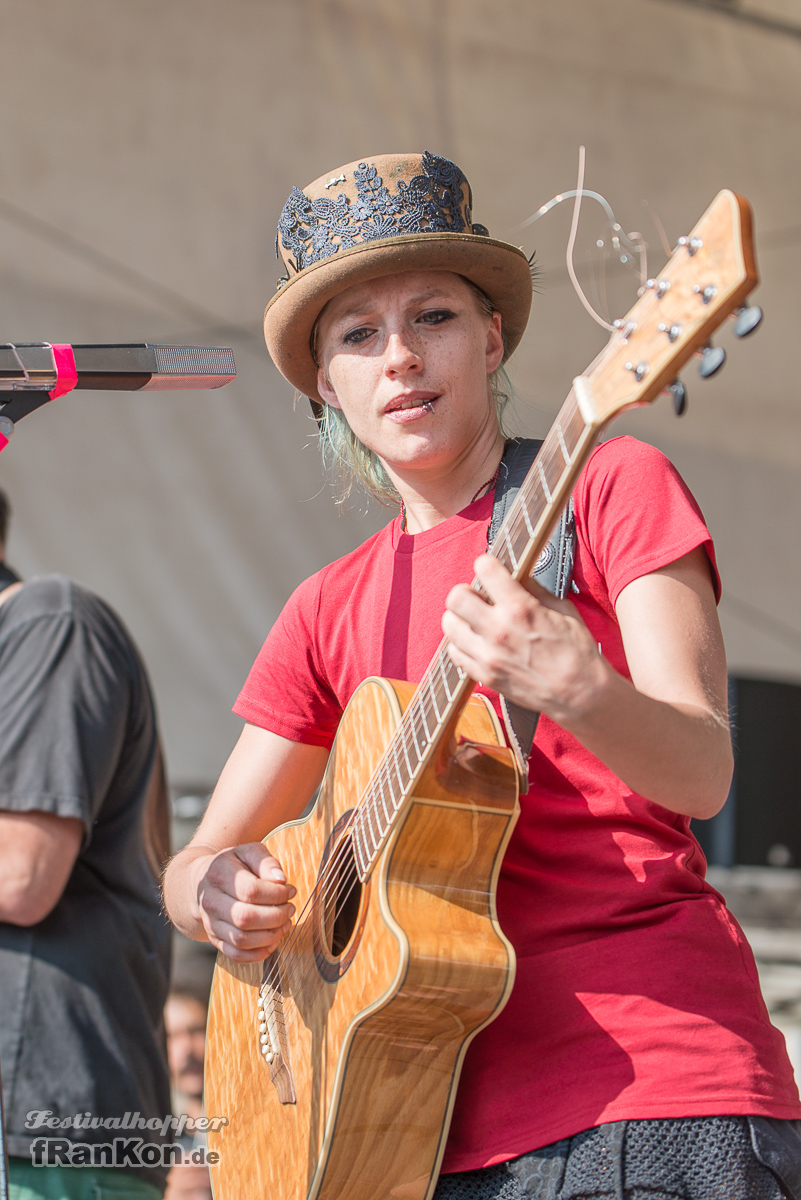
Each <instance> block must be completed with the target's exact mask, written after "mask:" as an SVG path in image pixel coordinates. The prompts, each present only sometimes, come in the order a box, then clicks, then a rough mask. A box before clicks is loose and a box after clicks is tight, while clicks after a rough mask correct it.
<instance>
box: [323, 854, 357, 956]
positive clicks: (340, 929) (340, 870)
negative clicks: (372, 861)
mask: <svg viewBox="0 0 801 1200" xmlns="http://www.w3.org/2000/svg"><path fill="white" fill-rule="evenodd" d="M335 857H336V858H337V859H338V860H339V862H338V866H337V867H336V868H335V875H334V879H332V880H331V881H330V883H329V887H330V888H331V892H330V895H331V899H330V901H329V902H328V903H327V904H326V919H325V932H326V935H327V936H326V949H327V950H328V953H329V954H330V955H331V957H332V958H339V957H340V955H341V954H342V953H343V952H344V950H345V949H346V948H347V946H348V943H349V942H350V940H351V938H352V937H353V934H354V931H355V929H356V923H357V921H358V920H359V908H360V906H361V898H362V885H361V880H360V879H359V876H358V874H357V872H356V864H355V862H354V860H353V847H352V843H351V840H350V838H346V839H345V841H344V843H343V844H342V845H341V846H340V847H338V848H337V850H336V851H335ZM334 880H335V882H334Z"/></svg>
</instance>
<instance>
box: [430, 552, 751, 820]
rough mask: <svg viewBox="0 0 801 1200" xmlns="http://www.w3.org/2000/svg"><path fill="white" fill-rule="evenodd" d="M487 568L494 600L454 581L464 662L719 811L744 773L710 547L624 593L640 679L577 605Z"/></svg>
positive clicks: (644, 780) (645, 782) (661, 800)
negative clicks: (626, 673)
mask: <svg viewBox="0 0 801 1200" xmlns="http://www.w3.org/2000/svg"><path fill="white" fill-rule="evenodd" d="M475 569H476V574H477V576H478V577H479V578H480V580H481V582H482V583H483V585H484V587H485V589H486V591H487V594H488V595H489V596H490V598H491V600H492V601H493V604H492V605H488V604H486V603H485V602H484V601H483V600H482V599H481V598H480V597H479V596H477V595H476V594H475V593H474V592H471V591H470V589H469V588H466V587H464V586H460V587H457V588H454V589H453V591H452V592H451V593H450V595H449V597H448V601H447V611H446V613H445V616H444V617H443V622H442V627H443V630H444V632H445V635H446V637H448V639H449V640H450V642H451V656H452V658H453V660H454V662H455V663H456V664H457V665H458V666H461V667H463V668H464V670H466V671H467V672H468V674H469V675H471V676H472V678H474V679H480V680H482V681H483V683H484V684H486V685H488V686H489V687H492V688H495V689H496V690H497V691H499V692H502V693H503V695H505V696H507V697H508V698H509V699H510V700H514V701H516V702H517V703H518V704H522V705H524V706H525V707H527V708H531V709H536V710H537V711H539V712H544V713H546V714H547V715H548V716H549V717H551V718H552V719H553V720H554V721H556V722H558V724H560V725H561V726H562V727H563V728H564V729H567V730H568V731H569V732H570V733H572V734H574V735H575V736H576V737H577V738H578V740H579V741H580V742H581V743H582V744H583V745H584V746H586V748H587V749H588V750H589V751H591V753H593V754H595V755H596V756H597V757H598V758H600V759H601V760H602V762H604V763H606V765H607V766H608V767H609V768H610V769H611V770H612V771H614V772H615V774H616V775H618V776H619V777H620V778H621V779H622V780H623V781H624V783H626V784H627V785H628V786H629V787H630V788H631V789H632V791H635V792H639V793H640V794H641V795H643V796H647V797H648V798H649V799H651V800H654V801H656V802H657V803H658V804H661V805H663V806H664V807H665V808H668V809H671V810H672V811H673V812H678V813H686V814H687V815H689V816H693V817H711V816H714V814H715V813H716V812H718V811H719V809H720V808H721V807H722V805H723V803H724V801H725V799H726V796H727V794H728V789H729V784H730V782H731V773H732V766H733V760H732V752H731V739H730V736H729V728H728V722H727V706H726V660H725V655H724V651H723V639H722V637H721V633H720V625H719V623H718V618H717V611H716V608H715V597H714V592H713V589H712V582H711V578H710V571H709V562H708V559H707V557H706V552H705V551H704V550H703V549H702V548H700V547H699V548H698V549H696V550H693V551H692V552H691V553H690V554H687V555H685V556H684V557H683V558H681V559H679V560H678V561H677V562H674V563H671V564H670V565H669V566H667V567H663V568H662V569H661V570H658V571H654V572H653V573H652V574H650V575H645V576H643V577H642V578H640V579H636V580H634V581H633V582H632V583H630V584H629V585H628V586H627V587H625V588H624V589H623V591H622V592H621V593H620V596H619V597H618V601H617V605H616V613H617V617H618V621H619V624H620V631H621V635H622V638H623V645H624V648H625V651H626V659H627V661H628V665H629V670H630V672H631V678H632V682H631V683H629V682H628V680H626V679H624V678H623V677H622V676H621V675H619V674H618V673H617V671H615V670H614V668H613V667H611V666H610V664H609V663H608V662H607V661H606V659H605V658H604V657H603V655H602V654H600V653H599V650H598V647H597V645H596V644H595V642H594V641H593V639H592V635H591V633H590V632H589V630H588V629H587V627H586V625H585V624H584V622H583V621H582V620H581V618H580V617H579V615H578V613H577V612H576V609H575V607H574V605H572V604H571V603H570V602H569V601H566V600H556V599H555V598H554V597H553V596H551V595H550V594H549V593H547V592H545V591H544V590H543V589H542V588H541V587H539V586H538V585H537V584H533V585H532V592H533V594H531V595H530V594H529V593H528V592H527V591H526V589H525V588H523V587H522V586H521V585H520V584H517V583H515V582H514V581H513V580H512V578H511V576H510V575H509V573H508V572H507V571H506V570H505V568H504V567H503V566H502V565H501V564H500V563H499V562H498V561H497V559H494V558H492V557H491V556H490V555H483V556H482V557H481V558H480V559H479V560H478V561H477V562H476V567H475Z"/></svg>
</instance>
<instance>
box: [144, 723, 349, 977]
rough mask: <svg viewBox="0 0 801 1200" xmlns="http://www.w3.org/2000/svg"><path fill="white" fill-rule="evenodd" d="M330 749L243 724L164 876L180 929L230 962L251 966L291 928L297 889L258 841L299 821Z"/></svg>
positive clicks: (169, 907)
mask: <svg viewBox="0 0 801 1200" xmlns="http://www.w3.org/2000/svg"><path fill="white" fill-rule="evenodd" d="M327 761H328V751H327V750H325V749H323V748H322V747H319V746H309V745H305V744H304V743H301V742H292V741H289V740H288V739H287V738H283V737H279V735H278V734H276V733H271V732H270V731H269V730H266V729H260V728H259V727H258V726H256V725H246V726H245V728H244V729H243V731H242V734H241V736H240V738H239V741H238V742H237V744H236V746H235V747H234V750H233V752H232V753H231V756H230V758H229V759H228V762H227V763H226V765H225V767H224V769H223V772H222V775H221V776H220V780H219V782H218V784H217V787H216V788H215V790H214V795H213V796H212V798H211V800H210V802H209V807H208V809H207V811H206V814H205V816H204V818H203V820H202V822H201V824H200V827H199V828H198V830H197V833H196V834H195V836H194V838H193V839H192V841H191V842H190V843H189V845H188V846H187V847H186V849H185V850H182V851H181V852H180V854H177V855H176V856H175V858H174V859H173V860H172V862H171V863H170V865H169V867H168V868H167V872H166V875H165V878H164V900H165V904H166V906H167V911H168V912H169V914H170V917H171V918H172V920H173V922H174V924H175V925H177V927H178V928H179V929H180V930H181V931H182V932H183V933H185V934H186V935H187V936H188V937H191V938H194V939H195V940H197V941H209V942H211V943H212V945H213V946H215V947H216V948H217V949H218V950H221V951H222V953H223V954H226V955H227V956H228V957H229V958H232V959H233V960H234V961H235V962H256V961H258V960H260V959H262V958H266V956H267V955H268V954H270V953H272V951H273V950H274V949H275V946H276V945H277V944H278V942H279V941H280V939H281V937H282V936H283V935H284V933H286V931H287V929H288V928H289V921H290V918H291V916H292V913H293V912H294V909H293V907H292V905H291V903H290V902H291V900H292V897H293V896H294V894H295V889H294V888H293V887H292V885H291V881H290V882H289V883H288V882H287V880H286V877H285V875H284V872H283V870H282V869H281V865H280V863H278V862H277V861H276V860H275V859H274V858H273V857H272V856H271V855H270V854H268V852H267V850H266V849H265V847H264V846H263V845H262V844H261V839H262V838H264V837H266V836H267V834H268V833H270V831H271V830H273V829H275V828H276V827H277V826H278V825H282V824H283V823H284V822H285V821H291V820H293V819H294V818H296V817H298V816H300V814H301V813H302V812H303V809H304V808H305V807H306V805H307V804H308V802H309V800H310V799H311V797H312V795H313V794H314V790H315V788H316V787H317V785H318V784H319V782H320V780H321V779H322V776H323V772H324V770H325V765H326V763H327Z"/></svg>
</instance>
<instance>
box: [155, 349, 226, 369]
mask: <svg viewBox="0 0 801 1200" xmlns="http://www.w3.org/2000/svg"><path fill="white" fill-rule="evenodd" d="M153 349H154V350H155V352H156V370H157V371H158V373H159V374H160V375H236V366H235V364H234V352H233V350H231V349H230V348H229V347H227V346H154V347H153Z"/></svg>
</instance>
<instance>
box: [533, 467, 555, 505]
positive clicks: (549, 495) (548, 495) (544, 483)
mask: <svg viewBox="0 0 801 1200" xmlns="http://www.w3.org/2000/svg"><path fill="white" fill-rule="evenodd" d="M537 467H538V469H539V476H540V480H541V481H542V490H543V492H544V493H545V499H546V500H547V501H548V503H549V504H550V503H551V500H552V498H553V493H552V492H551V489H550V488H549V487H548V480H547V479H546V478H545V470H544V468H543V465H542V462H541V461H540V459H539V458H538V459H537Z"/></svg>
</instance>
